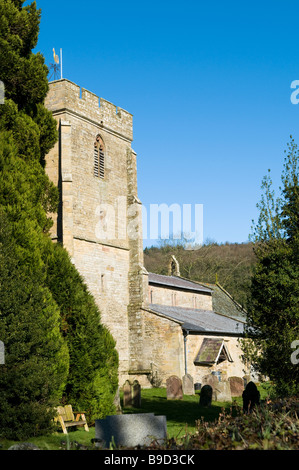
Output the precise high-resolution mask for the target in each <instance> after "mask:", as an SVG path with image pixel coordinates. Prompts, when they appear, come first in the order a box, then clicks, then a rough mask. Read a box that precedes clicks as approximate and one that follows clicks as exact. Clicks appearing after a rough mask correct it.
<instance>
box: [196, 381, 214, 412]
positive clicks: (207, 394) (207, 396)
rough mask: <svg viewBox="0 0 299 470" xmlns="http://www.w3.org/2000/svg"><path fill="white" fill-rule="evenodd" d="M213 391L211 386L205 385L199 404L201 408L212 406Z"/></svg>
mask: <svg viewBox="0 0 299 470" xmlns="http://www.w3.org/2000/svg"><path fill="white" fill-rule="evenodd" d="M212 395H213V389H212V387H211V385H204V386H203V387H202V388H201V391H200V397H199V404H200V406H205V407H207V406H211V404H212Z"/></svg>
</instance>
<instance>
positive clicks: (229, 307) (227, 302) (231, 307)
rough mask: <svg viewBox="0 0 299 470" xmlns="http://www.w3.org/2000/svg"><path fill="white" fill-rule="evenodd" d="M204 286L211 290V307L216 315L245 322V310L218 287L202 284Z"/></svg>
mask: <svg viewBox="0 0 299 470" xmlns="http://www.w3.org/2000/svg"><path fill="white" fill-rule="evenodd" d="M202 284H203V285H204V286H206V287H209V288H210V289H213V297H212V305H213V310H214V312H216V313H220V314H222V315H227V316H228V317H233V318H236V319H239V320H241V321H242V320H243V321H245V320H246V311H245V309H244V308H243V307H242V306H241V305H240V304H238V302H237V301H235V300H234V299H233V297H232V296H231V295H230V294H229V293H228V292H227V291H226V290H225V289H224V288H223V287H222V286H221V285H220V284H208V283H202Z"/></svg>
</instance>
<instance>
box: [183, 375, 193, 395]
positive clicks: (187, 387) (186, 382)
mask: <svg viewBox="0 0 299 470" xmlns="http://www.w3.org/2000/svg"><path fill="white" fill-rule="evenodd" d="M183 393H184V395H194V381H193V378H192V376H191V375H190V374H186V375H184V377H183Z"/></svg>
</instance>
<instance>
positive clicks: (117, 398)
mask: <svg viewBox="0 0 299 470" xmlns="http://www.w3.org/2000/svg"><path fill="white" fill-rule="evenodd" d="M113 405H114V406H115V408H116V412H117V413H122V409H121V404H120V395H119V387H117V390H116V394H115V397H114V400H113Z"/></svg>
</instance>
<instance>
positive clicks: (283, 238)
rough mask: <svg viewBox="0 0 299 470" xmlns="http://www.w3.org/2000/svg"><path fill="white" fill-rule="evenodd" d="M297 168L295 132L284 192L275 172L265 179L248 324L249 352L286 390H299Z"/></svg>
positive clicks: (281, 390) (262, 370)
mask: <svg viewBox="0 0 299 470" xmlns="http://www.w3.org/2000/svg"><path fill="white" fill-rule="evenodd" d="M298 170H299V152H298V149H297V145H296V143H295V142H294V139H292V138H291V142H290V143H289V145H288V151H287V152H286V157H285V162H284V170H283V173H282V184H283V185H282V188H281V195H280V197H279V198H277V199H276V198H275V194H274V192H273V191H272V190H271V185H272V181H271V177H270V173H269V174H268V176H267V177H266V178H265V179H264V182H263V188H264V189H266V190H265V193H264V196H263V198H262V201H261V204H259V206H258V207H259V208H260V217H259V222H258V224H257V225H256V226H255V231H254V238H253V240H254V242H255V252H256V256H257V264H256V267H255V270H254V274H253V277H252V285H251V298H250V303H249V312H248V327H247V329H248V334H249V336H250V337H253V339H254V344H255V347H254V348H253V349H251V350H250V353H249V354H247V356H248V358H250V359H251V360H252V361H253V364H254V366H255V368H256V370H257V371H259V372H260V373H261V374H263V375H265V376H268V377H269V378H270V379H272V380H273V381H274V383H275V386H276V389H277V391H278V392H279V393H280V394H284V395H287V394H296V393H298V391H299V369H298V365H297V364H294V363H293V362H292V353H293V349H292V345H293V344H294V341H297V340H298V339H299V328H298V326H299V256H298V255H299V225H298V214H299V212H298V209H299V185H298V175H299V171H298Z"/></svg>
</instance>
